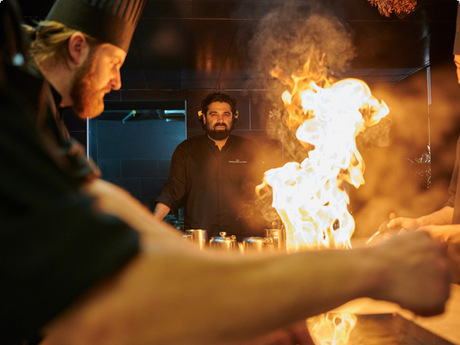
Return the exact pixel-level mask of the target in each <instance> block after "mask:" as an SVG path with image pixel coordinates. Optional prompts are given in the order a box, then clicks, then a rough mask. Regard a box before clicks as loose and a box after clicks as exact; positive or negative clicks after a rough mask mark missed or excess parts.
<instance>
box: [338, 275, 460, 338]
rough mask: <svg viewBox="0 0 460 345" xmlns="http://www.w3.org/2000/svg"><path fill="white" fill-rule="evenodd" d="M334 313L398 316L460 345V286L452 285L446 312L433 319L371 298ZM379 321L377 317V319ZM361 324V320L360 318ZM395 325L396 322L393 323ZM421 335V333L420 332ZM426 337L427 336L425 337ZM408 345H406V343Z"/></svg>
mask: <svg viewBox="0 0 460 345" xmlns="http://www.w3.org/2000/svg"><path fill="white" fill-rule="evenodd" d="M333 312H341V313H354V314H358V315H373V314H374V315H377V314H380V315H388V314H390V315H391V314H398V315H399V316H401V317H403V318H404V319H406V320H408V321H409V322H408V323H407V324H408V325H409V324H412V323H414V324H415V325H417V326H420V327H422V328H423V329H424V330H428V331H429V332H431V333H433V334H435V335H437V336H439V337H440V338H442V339H445V340H447V341H448V342H450V343H452V344H456V345H460V286H459V285H455V284H452V289H451V296H450V298H449V300H448V302H447V304H446V310H445V312H444V313H443V314H442V315H438V316H432V317H421V316H416V315H414V314H413V313H412V312H410V311H408V310H405V309H402V308H401V307H400V306H399V305H397V304H393V303H388V302H383V301H375V300H372V299H369V298H361V299H357V300H354V301H351V302H349V303H346V304H344V305H343V306H341V307H339V308H337V309H335V310H333ZM376 319H377V317H376ZM358 322H359V318H358ZM393 323H394V322H393ZM419 333H420V332H419ZM425 337H426V335H425ZM415 343H416V344H424V342H414V344H415ZM427 343H429V344H438V343H439V344H443V342H442V341H441V340H438V341H436V340H434V339H433V341H430V342H427ZM405 344H406V343H405Z"/></svg>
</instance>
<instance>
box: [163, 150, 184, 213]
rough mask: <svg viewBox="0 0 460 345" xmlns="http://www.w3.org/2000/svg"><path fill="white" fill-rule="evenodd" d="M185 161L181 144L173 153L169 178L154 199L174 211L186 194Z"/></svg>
mask: <svg viewBox="0 0 460 345" xmlns="http://www.w3.org/2000/svg"><path fill="white" fill-rule="evenodd" d="M186 160H187V150H186V148H185V145H184V144H183V143H182V144H179V146H178V147H177V148H176V150H175V151H174V153H173V156H172V158H171V169H170V171H169V178H168V180H167V181H166V183H165V185H164V186H163V188H162V190H161V193H160V195H159V196H158V198H157V199H156V201H157V202H161V203H162V204H165V205H166V206H168V207H169V208H170V209H172V210H175V209H176V208H177V207H178V206H179V204H180V203H181V201H182V200H183V199H184V197H185V194H186V183H187V176H186V173H187V167H186Z"/></svg>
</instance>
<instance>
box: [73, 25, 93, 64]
mask: <svg viewBox="0 0 460 345" xmlns="http://www.w3.org/2000/svg"><path fill="white" fill-rule="evenodd" d="M68 49H69V55H70V62H71V63H74V64H76V65H79V64H81V63H82V62H83V61H84V60H85V57H86V55H87V53H88V42H87V41H86V38H85V36H84V35H83V33H81V32H76V33H74V34H73V35H72V36H70V39H69V46H68Z"/></svg>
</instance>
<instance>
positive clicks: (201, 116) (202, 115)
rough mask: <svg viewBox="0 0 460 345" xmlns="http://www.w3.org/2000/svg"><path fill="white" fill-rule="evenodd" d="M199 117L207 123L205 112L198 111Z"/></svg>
mask: <svg viewBox="0 0 460 345" xmlns="http://www.w3.org/2000/svg"><path fill="white" fill-rule="evenodd" d="M198 117H199V118H201V119H202V120H203V123H204V124H206V116H205V115H204V114H203V112H202V111H201V110H199V111H198Z"/></svg>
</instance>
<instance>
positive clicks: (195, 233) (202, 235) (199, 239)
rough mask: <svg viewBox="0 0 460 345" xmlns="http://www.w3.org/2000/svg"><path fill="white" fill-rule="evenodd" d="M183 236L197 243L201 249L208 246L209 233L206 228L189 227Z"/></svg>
mask: <svg viewBox="0 0 460 345" xmlns="http://www.w3.org/2000/svg"><path fill="white" fill-rule="evenodd" d="M182 237H184V238H186V239H188V240H189V241H191V242H193V243H196V244H197V245H198V246H199V247H200V249H201V250H203V248H204V247H205V246H206V243H207V242H208V235H207V232H206V230H203V229H189V230H186V231H185V235H183V236H182Z"/></svg>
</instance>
